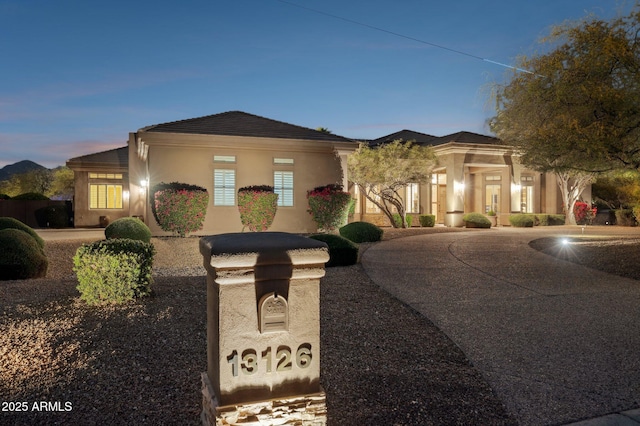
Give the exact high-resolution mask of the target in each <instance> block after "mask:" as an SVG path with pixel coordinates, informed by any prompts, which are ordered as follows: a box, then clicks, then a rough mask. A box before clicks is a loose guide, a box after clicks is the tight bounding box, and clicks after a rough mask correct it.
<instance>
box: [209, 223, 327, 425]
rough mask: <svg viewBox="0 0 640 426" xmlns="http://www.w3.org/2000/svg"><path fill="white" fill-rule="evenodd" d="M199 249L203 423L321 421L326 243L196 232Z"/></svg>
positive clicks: (298, 238) (323, 408)
mask: <svg viewBox="0 0 640 426" xmlns="http://www.w3.org/2000/svg"><path fill="white" fill-rule="evenodd" d="M200 253H201V254H202V256H203V261H204V266H205V268H206V269H207V364H208V368H207V372H206V373H203V374H202V382H203V390H202V392H203V411H202V422H203V424H204V425H219V426H221V425H234V424H242V423H243V422H245V424H246V422H252V421H253V422H255V421H257V420H258V421H261V422H263V423H264V424H270V423H271V422H272V423H274V424H279V425H280V424H282V425H293V424H296V425H314V426H315V425H325V424H326V404H325V394H324V391H323V390H322V387H321V386H320V278H321V277H323V276H324V264H325V263H326V262H327V261H328V260H329V253H328V250H327V246H326V244H325V243H323V242H320V241H317V240H313V239H310V238H305V237H302V236H298V235H293V234H287V233H283V232H256V233H235V234H222V235H215V236H211V237H203V238H202V239H201V240H200ZM263 423H259V424H263ZM252 424H253V423H252Z"/></svg>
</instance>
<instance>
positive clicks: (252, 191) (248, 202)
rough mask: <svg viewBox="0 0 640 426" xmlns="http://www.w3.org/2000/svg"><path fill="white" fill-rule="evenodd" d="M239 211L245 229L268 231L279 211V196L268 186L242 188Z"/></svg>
mask: <svg viewBox="0 0 640 426" xmlns="http://www.w3.org/2000/svg"><path fill="white" fill-rule="evenodd" d="M238 210H239V211H240V221H241V222H242V226H243V227H244V226H246V227H248V228H249V229H250V230H251V231H253V232H262V231H266V230H267V229H269V227H270V226H271V224H272V223H273V218H274V217H275V216H276V211H277V210H278V194H276V193H274V192H273V187H272V186H268V185H260V186H247V187H244V188H240V189H239V190H238ZM243 230H244V228H243Z"/></svg>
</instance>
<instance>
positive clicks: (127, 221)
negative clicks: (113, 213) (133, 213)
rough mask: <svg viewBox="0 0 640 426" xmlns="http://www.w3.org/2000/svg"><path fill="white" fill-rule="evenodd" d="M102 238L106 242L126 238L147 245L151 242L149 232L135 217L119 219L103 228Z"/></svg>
mask: <svg viewBox="0 0 640 426" xmlns="http://www.w3.org/2000/svg"><path fill="white" fill-rule="evenodd" d="M104 236H105V237H106V238H107V239H108V240H113V239H116V238H128V239H130V240H138V241H143V242H145V243H148V242H150V241H151V230H150V229H149V227H148V226H147V225H145V223H144V222H143V221H141V220H140V219H138V218H137V217H121V218H120V219H117V220H115V221H113V222H111V223H110V224H109V225H107V227H106V228H104Z"/></svg>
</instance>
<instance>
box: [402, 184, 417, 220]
mask: <svg viewBox="0 0 640 426" xmlns="http://www.w3.org/2000/svg"><path fill="white" fill-rule="evenodd" d="M405 203H406V205H405V209H406V211H407V213H420V187H419V186H418V184H417V183H410V184H408V185H407V196H406V199H405Z"/></svg>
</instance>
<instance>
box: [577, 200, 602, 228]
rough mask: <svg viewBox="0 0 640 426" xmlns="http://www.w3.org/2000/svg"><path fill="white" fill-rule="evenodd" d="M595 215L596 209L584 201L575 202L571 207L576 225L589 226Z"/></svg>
mask: <svg viewBox="0 0 640 426" xmlns="http://www.w3.org/2000/svg"><path fill="white" fill-rule="evenodd" d="M596 213H598V208H597V207H596V206H592V205H589V204H588V203H585V202H584V201H576V203H575V204H574V206H573V214H574V215H575V217H576V223H577V224H580V225H583V224H590V223H591V222H592V221H593V219H594V218H595V217H596Z"/></svg>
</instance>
